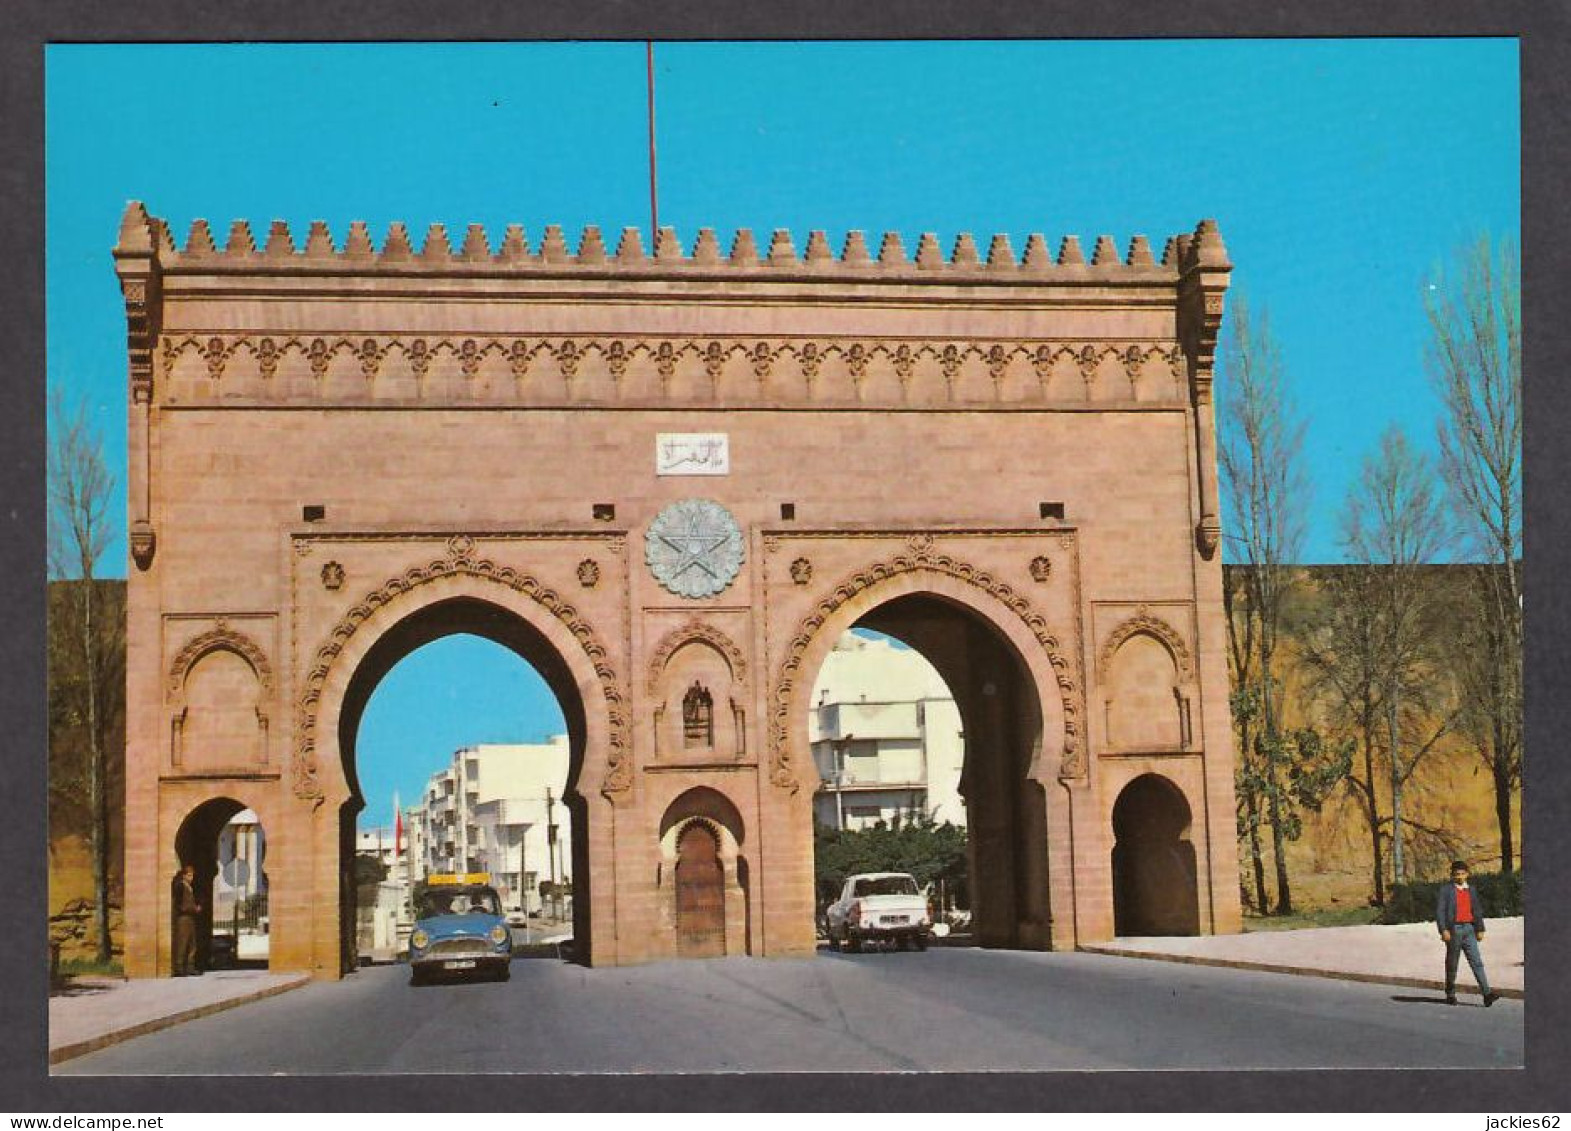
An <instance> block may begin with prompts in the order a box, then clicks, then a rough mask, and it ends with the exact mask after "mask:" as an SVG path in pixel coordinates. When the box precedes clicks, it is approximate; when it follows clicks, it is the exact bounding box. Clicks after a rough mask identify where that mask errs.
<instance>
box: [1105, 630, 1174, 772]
mask: <svg viewBox="0 0 1571 1131" xmlns="http://www.w3.org/2000/svg"><path fill="white" fill-rule="evenodd" d="M1100 666H1101V669H1102V671H1101V676H1102V686H1103V691H1104V698H1103V707H1104V711H1105V715H1104V724H1105V728H1106V735H1107V738H1106V743H1107V747H1108V749H1110V750H1115V751H1119V752H1145V751H1162V750H1187V749H1190V748H1191V747H1192V746H1193V745H1194V742H1193V731H1192V723H1191V717H1190V703H1191V702H1192V700H1193V698H1194V694H1193V688H1192V687H1191V686H1190V685H1191V681H1192V671H1193V669H1192V665H1191V664H1190V662H1189V653H1188V649H1187V648H1186V647H1185V646H1184V643H1183V640H1182V638H1180V637H1179V635H1178V633H1177V632H1176V631H1174V629H1173V628H1172V627H1171V626H1170V625H1168V624H1167V623H1166V622H1164V621H1162V620H1160V619H1158V618H1156V617H1154V616H1152V615H1150V614H1149V613H1145V612H1142V613H1141V614H1140V615H1138V616H1136V617H1134V618H1132V619H1130V620H1128V621H1126V622H1124V624H1122V625H1120V626H1119V627H1118V628H1117V629H1116V630H1114V632H1113V634H1112V636H1111V637H1110V638H1109V640H1108V642H1107V645H1106V646H1105V648H1104V649H1103V653H1102V661H1101V665H1100Z"/></svg>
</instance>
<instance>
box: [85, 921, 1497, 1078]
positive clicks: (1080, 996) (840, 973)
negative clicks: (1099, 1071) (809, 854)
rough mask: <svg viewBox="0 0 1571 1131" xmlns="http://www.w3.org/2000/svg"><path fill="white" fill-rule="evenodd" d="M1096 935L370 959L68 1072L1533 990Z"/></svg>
mask: <svg viewBox="0 0 1571 1131" xmlns="http://www.w3.org/2000/svg"><path fill="white" fill-rule="evenodd" d="M1464 1003H1465V1004H1464V1005H1463V1006H1460V1007H1456V1008H1448V1007H1447V1006H1446V1005H1445V1004H1444V1003H1443V1001H1442V1000H1441V998H1440V995H1439V994H1436V993H1432V992H1429V991H1424V990H1411V989H1403V988H1398V987H1391V986H1378V985H1369V984H1362V983H1356V982H1339V981H1331V980H1327V979H1323V978H1309V977H1294V976H1290V975H1282V974H1259V973H1251V972H1245V971H1237V970H1222V969H1214V968H1207V967H1191V966H1180V965H1175V964H1173V963H1167V962H1152V961H1146V960H1142V959H1128V958H1113V957H1108V956H1101V955H1091V954H1034V953H1024V952H1018V951H1014V952H1010V951H983V950H961V949H935V950H931V951H928V952H927V953H925V954H919V953H872V954H859V955H850V954H834V955H831V954H828V953H821V954H820V955H819V957H818V958H816V959H811V960H791V961H784V960H774V961H770V960H760V959H746V958H730V959H714V960H710V961H704V962H664V963H656V964H653V965H649V966H638V967H629V968H624V969H598V970H587V969H584V968H582V967H578V966H571V965H567V964H564V963H561V962H557V961H554V960H549V959H518V960H516V961H515V962H514V963H513V977H512V980H511V981H510V982H506V983H475V984H455V985H436V986H429V987H415V986H411V985H410V984H409V973H408V970H407V968H405V967H401V966H387V967H375V968H370V969H366V970H361V971H359V972H358V973H356V974H354V975H353V976H352V977H350V978H347V979H345V980H344V981H342V982H337V983H317V984H313V985H311V986H308V987H306V988H304V989H300V990H294V991H292V992H290V993H287V994H283V995H281V996H279V997H277V998H272V999H270V1000H267V1001H263V1002H258V1003H256V1004H254V1005H248V1006H244V1007H241V1008H239V1009H235V1010H232V1011H230V1012H228V1013H223V1014H220V1015H217V1016H214V1017H208V1018H203V1019H202V1020H199V1021H193V1022H189V1023H187V1024H185V1025H181V1026H179V1027H177V1028H174V1029H170V1030H167V1031H165V1032H162V1033H154V1034H150V1035H148V1036H145V1037H140V1038H138V1039H136V1040H133V1041H128V1042H126V1043H125V1044H122V1045H117V1046H115V1047H113V1048H109V1049H105V1050H103V1051H102V1052H98V1053H94V1054H92V1055H90V1056H85V1057H82V1058H80V1059H77V1060H73V1061H69V1062H67V1063H65V1064H62V1065H60V1066H58V1068H57V1071H58V1072H63V1073H87V1074H92V1073H144V1072H147V1073H280V1072H282V1073H336V1072H562V1071H578V1072H584V1071H591V1072H595V1071H610V1072H640V1071H650V1072H714V1071H721V1072H731V1071H770V1070H775V1071H820V1072H824V1071H828V1072H836V1071H853V1072H854V1071H876V1070H888V1069H896V1070H901V1069H905V1070H912V1069H946V1070H967V1069H1027V1070H1029V1069H1038V1070H1040V1069H1055V1068H1250V1067H1262V1068H1264V1067H1272V1068H1276V1067H1283V1068H1307V1067H1392V1066H1399V1067H1416V1066H1435V1067H1442V1066H1444V1067H1452V1066H1463V1065H1472V1066H1484V1067H1504V1066H1515V1065H1520V1064H1522V1063H1523V1008H1524V1007H1523V1003H1521V1002H1517V1001H1502V1002H1499V1003H1497V1004H1496V1005H1495V1006H1494V1007H1493V1008H1492V1009H1488V1010H1485V1009H1483V1008H1481V1007H1480V1006H1479V1005H1478V999H1477V998H1476V997H1471V998H1464Z"/></svg>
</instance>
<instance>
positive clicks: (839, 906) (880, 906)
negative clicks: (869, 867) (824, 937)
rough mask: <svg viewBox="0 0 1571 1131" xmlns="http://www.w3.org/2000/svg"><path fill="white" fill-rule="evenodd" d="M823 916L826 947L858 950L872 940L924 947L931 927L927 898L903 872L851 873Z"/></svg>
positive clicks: (914, 881) (902, 946) (902, 945)
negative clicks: (826, 939) (825, 928)
mask: <svg viewBox="0 0 1571 1131" xmlns="http://www.w3.org/2000/svg"><path fill="white" fill-rule="evenodd" d="M825 919H826V921H827V922H826V927H827V931H828V934H829V949H830V950H839V949H840V947H841V945H842V944H844V945H845V948H846V949H847V950H850V951H858V950H861V949H862V944H863V943H864V942H872V941H875V940H884V941H887V942H893V943H896V944H897V945H898V946H899V947H900V948H901V949H902V950H904V949H905V948H906V947H908V946H915V947H916V949H918V950H926V949H927V940H928V938H929V936H930V935H931V934H932V930H933V923H932V920H931V919H930V918H929V917H928V914H927V899H926V897H924V896H923V895H922V892H921V890H920V889H918V888H917V886H916V880H915V879H913V878H912V877H911V875H910V874H909V873H906V872H864V873H862V874H861V875H857V876H851V877H850V878H848V879H847V880H846V882H845V887H844V888H842V889H841V891H840V898H839V899H838V900H836V901H835V902H834V903H831V904H830V905H829V910H828V911H827V912H825Z"/></svg>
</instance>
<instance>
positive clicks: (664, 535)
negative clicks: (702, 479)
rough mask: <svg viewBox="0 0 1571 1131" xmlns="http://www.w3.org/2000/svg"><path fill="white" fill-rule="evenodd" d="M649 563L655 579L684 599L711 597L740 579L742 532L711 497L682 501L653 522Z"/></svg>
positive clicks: (647, 544)
mask: <svg viewBox="0 0 1571 1131" xmlns="http://www.w3.org/2000/svg"><path fill="white" fill-rule="evenodd" d="M644 556H645V559H646V560H647V561H648V563H649V569H650V571H651V572H652V573H653V574H654V575H655V580H657V581H659V582H660V584H661V585H663V586H664V587H665V588H667V589H669V590H670V591H671V592H673V593H676V594H678V595H679V596H682V597H694V598H696V597H710V596H713V595H714V594H716V593H719V592H720V591H721V590H723V589H725V588H726V586H728V585H730V584H731V582H732V581H733V580H734V579H735V578H736V575H737V571H738V570H739V569H740V568H741V565H742V532H741V530H740V529H739V528H738V527H737V525H736V520H735V519H734V518H732V517H731V514H730V512H729V511H727V510H726V509H725V508H724V507H722V506H721V505H720V504H719V503H716V502H713V501H711V500H709V499H683V500H681V501H679V502H675V503H672V504H670V505H669V506H667V507H666V508H665V509H664V510H662V511H661V512H660V513H659V514H658V515H656V516H655V519H654V521H653V522H652V523H650V524H649V531H648V534H647V535H646V541H645V551H644Z"/></svg>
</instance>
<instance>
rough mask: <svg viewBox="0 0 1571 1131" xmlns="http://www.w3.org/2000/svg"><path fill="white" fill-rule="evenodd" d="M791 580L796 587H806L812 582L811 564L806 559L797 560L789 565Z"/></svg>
mask: <svg viewBox="0 0 1571 1131" xmlns="http://www.w3.org/2000/svg"><path fill="white" fill-rule="evenodd" d="M791 580H792V581H794V582H796V583H797V584H798V585H806V584H807V583H808V582H809V581H812V580H813V563H812V562H810V561H808V560H807V559H806V558H797V559H796V561H794V562H792V563H791Z"/></svg>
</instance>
